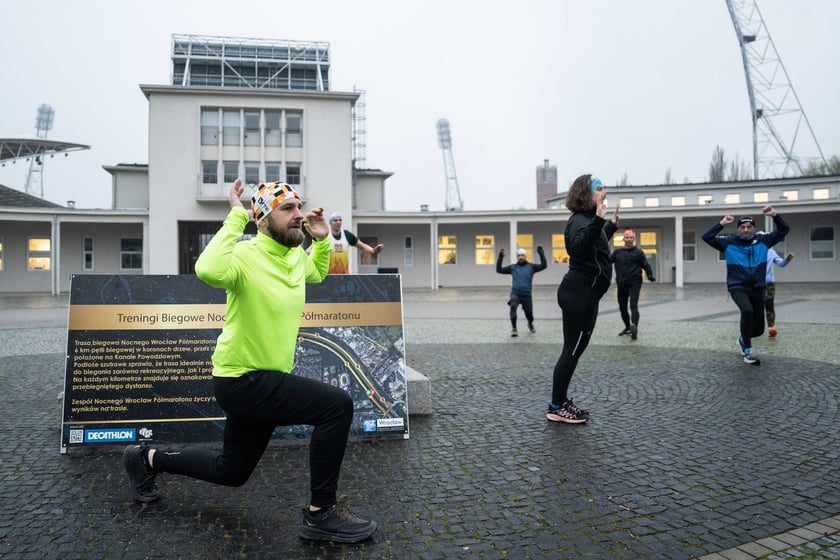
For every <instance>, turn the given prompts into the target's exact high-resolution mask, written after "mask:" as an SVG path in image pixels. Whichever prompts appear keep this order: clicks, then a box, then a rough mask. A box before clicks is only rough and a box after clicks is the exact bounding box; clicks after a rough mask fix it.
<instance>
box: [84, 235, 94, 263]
mask: <svg viewBox="0 0 840 560" xmlns="http://www.w3.org/2000/svg"><path fill="white" fill-rule="evenodd" d="M82 269H83V270H93V237H83V238H82Z"/></svg>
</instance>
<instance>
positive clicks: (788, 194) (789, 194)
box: [781, 191, 799, 201]
mask: <svg viewBox="0 0 840 560" xmlns="http://www.w3.org/2000/svg"><path fill="white" fill-rule="evenodd" d="M781 198H782V200H788V201H791V200H799V191H783V192H782V197H781Z"/></svg>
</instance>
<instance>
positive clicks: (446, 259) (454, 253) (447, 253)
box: [438, 235, 458, 264]
mask: <svg viewBox="0 0 840 560" xmlns="http://www.w3.org/2000/svg"><path fill="white" fill-rule="evenodd" d="M438 264H458V243H457V239H456V238H455V236H454V235H441V236H440V237H438Z"/></svg>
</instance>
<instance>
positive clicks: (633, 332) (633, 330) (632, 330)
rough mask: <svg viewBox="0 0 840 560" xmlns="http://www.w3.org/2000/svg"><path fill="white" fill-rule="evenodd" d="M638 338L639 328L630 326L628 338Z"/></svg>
mask: <svg viewBox="0 0 840 560" xmlns="http://www.w3.org/2000/svg"><path fill="white" fill-rule="evenodd" d="M638 336H639V326H638V325H630V338H632V339H633V340H636V338H637V337H638Z"/></svg>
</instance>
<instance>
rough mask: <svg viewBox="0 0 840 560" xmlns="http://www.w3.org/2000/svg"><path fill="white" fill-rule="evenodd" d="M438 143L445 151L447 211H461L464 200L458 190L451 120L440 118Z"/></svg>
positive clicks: (444, 168)
mask: <svg viewBox="0 0 840 560" xmlns="http://www.w3.org/2000/svg"><path fill="white" fill-rule="evenodd" d="M437 133H438V144H440V149H441V150H442V151H443V170H444V173H446V211H447V212H452V211H461V210H463V209H464V201H463V200H461V193H460V192H459V190H458V177H457V176H456V175H455V158H454V157H453V156H452V134H451V133H450V132H449V121H448V120H446V119H438V122H437Z"/></svg>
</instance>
